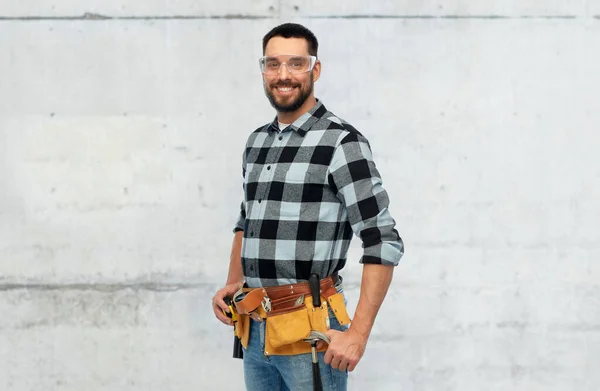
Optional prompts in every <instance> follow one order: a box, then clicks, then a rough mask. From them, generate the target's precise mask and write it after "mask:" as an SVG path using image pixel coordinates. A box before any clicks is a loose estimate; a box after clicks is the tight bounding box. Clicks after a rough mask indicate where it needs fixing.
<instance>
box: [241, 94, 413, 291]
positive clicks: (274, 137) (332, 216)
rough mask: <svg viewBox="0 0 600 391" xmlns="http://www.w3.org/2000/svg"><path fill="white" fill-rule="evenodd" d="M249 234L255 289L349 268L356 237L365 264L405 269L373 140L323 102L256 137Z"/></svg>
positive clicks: (251, 145)
mask: <svg viewBox="0 0 600 391" xmlns="http://www.w3.org/2000/svg"><path fill="white" fill-rule="evenodd" d="M243 174H244V190H245V197H244V201H243V202H242V205H241V213H240V217H239V219H238V222H237V224H236V227H235V229H234V231H239V230H243V231H244V241H243V247H242V266H243V271H244V275H245V278H246V283H247V284H248V286H250V287H259V286H272V285H284V284H293V283H296V282H298V281H301V280H307V279H308V277H309V276H310V274H311V273H317V274H319V276H320V277H321V278H325V277H327V276H329V275H331V274H333V273H334V272H336V271H338V270H340V269H342V268H343V267H344V265H345V263H346V254H347V251H348V247H349V245H350V240H351V239H352V236H353V233H355V234H356V235H358V236H359V237H360V238H361V239H362V241H363V248H364V255H363V257H362V258H361V260H360V262H361V263H374V264H384V265H394V266H395V265H397V264H398V263H399V261H400V258H401V257H402V255H403V252H404V244H403V242H402V239H401V238H400V236H399V235H398V232H397V231H396V229H395V228H394V226H395V221H394V219H393V218H392V216H391V215H390V213H389V211H388V203H389V200H388V196H387V193H386V191H385V189H384V188H383V187H382V184H381V178H380V175H379V172H378V171H377V169H376V167H375V163H374V162H373V158H372V154H371V149H370V146H369V143H368V141H367V140H366V138H365V137H364V136H363V135H362V134H360V133H359V132H358V131H357V130H356V129H354V128H353V127H352V126H351V125H350V124H348V123H346V122H345V121H343V120H341V119H340V118H338V117H336V116H335V115H333V114H332V113H331V112H329V111H327V109H326V108H325V106H324V105H323V104H322V102H321V101H317V104H316V105H315V107H313V109H312V110H311V111H309V112H308V113H306V114H304V115H302V116H301V117H300V118H298V120H296V121H295V122H294V123H293V124H291V125H290V126H288V127H287V128H286V129H284V130H283V131H281V132H280V131H279V127H278V124H277V119H275V121H273V122H272V123H270V124H267V125H265V126H263V127H261V128H259V129H257V130H256V131H254V132H253V133H252V134H251V135H250V137H249V138H248V142H247V144H246V149H245V151H244V157H243Z"/></svg>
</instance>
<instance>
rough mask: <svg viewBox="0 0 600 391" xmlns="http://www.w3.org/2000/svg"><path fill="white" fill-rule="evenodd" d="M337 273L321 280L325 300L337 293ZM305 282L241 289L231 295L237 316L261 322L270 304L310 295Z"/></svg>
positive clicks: (269, 309)
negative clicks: (244, 316)
mask: <svg viewBox="0 0 600 391" xmlns="http://www.w3.org/2000/svg"><path fill="white" fill-rule="evenodd" d="M337 280H338V275H337V273H335V274H333V275H332V276H329V277H326V278H324V279H322V280H321V282H320V283H321V284H320V285H321V295H322V296H324V297H325V298H327V297H329V296H331V295H334V294H336V293H337V290H336V288H335V283H336V282H337ZM310 294H311V292H310V286H309V284H308V281H307V282H300V283H297V284H290V285H279V286H268V287H263V288H241V289H240V290H238V291H237V292H236V293H235V294H234V295H233V302H234V304H235V308H236V311H237V313H238V314H244V315H250V317H252V319H254V320H262V319H264V318H266V315H267V313H268V312H269V311H271V303H272V302H281V301H282V299H285V298H290V297H299V296H302V295H310Z"/></svg>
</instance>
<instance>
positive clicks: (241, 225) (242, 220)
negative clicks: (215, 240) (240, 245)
mask: <svg viewBox="0 0 600 391" xmlns="http://www.w3.org/2000/svg"><path fill="white" fill-rule="evenodd" d="M245 178H246V153H245V152H244V156H243V157H242V189H244V196H243V197H242V202H241V203H240V214H239V215H238V218H237V221H236V223H235V227H234V228H233V233H236V232H238V231H243V230H244V229H245V226H246V194H245V193H246V183H245Z"/></svg>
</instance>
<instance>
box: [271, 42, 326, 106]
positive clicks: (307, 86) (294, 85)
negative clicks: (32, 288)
mask: <svg viewBox="0 0 600 391" xmlns="http://www.w3.org/2000/svg"><path fill="white" fill-rule="evenodd" d="M287 55H299V56H308V55H310V54H309V53H308V42H307V41H306V40H305V39H303V38H283V37H273V38H271V39H270V40H269V42H268V43H267V46H266V48H265V56H268V57H277V56H282V57H284V58H287V57H289V56H287ZM319 73H320V63H319V62H318V61H317V62H316V64H315V66H314V68H313V70H312V71H310V72H305V73H301V74H291V73H290V72H289V70H288V68H287V67H286V66H285V65H283V64H282V65H281V67H280V68H279V72H278V73H277V74H275V75H265V74H263V84H264V88H265V94H266V95H267V98H269V101H270V102H271V105H272V106H273V107H274V108H275V110H277V111H278V112H284V113H285V112H293V111H296V110H298V109H299V108H300V107H301V106H302V105H303V104H304V102H305V101H306V99H308V98H309V97H310V96H311V95H312V94H313V86H314V82H315V81H316V80H317V79H318V77H319Z"/></svg>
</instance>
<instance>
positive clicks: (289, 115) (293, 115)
mask: <svg viewBox="0 0 600 391" xmlns="http://www.w3.org/2000/svg"><path fill="white" fill-rule="evenodd" d="M316 104H317V99H316V98H315V97H314V96H310V97H308V98H307V99H306V101H305V102H304V103H303V104H302V106H300V107H299V108H298V110H296V111H290V112H286V113H282V112H278V113H277V120H278V121H279V122H281V123H282V124H291V123H293V122H294V121H296V120H297V119H298V118H300V117H301V116H302V115H303V114H305V113H308V112H309V111H310V109H312V108H313V107H314V106H315V105H316Z"/></svg>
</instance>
